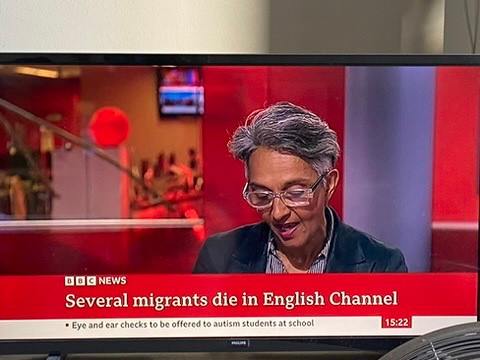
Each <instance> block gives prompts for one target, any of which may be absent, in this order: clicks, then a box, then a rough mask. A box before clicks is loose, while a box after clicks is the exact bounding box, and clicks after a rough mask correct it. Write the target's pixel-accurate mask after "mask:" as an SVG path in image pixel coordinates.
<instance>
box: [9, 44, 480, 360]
mask: <svg viewBox="0 0 480 360" xmlns="http://www.w3.org/2000/svg"><path fill="white" fill-rule="evenodd" d="M192 68H195V69H198V71H199V73H200V72H201V74H202V82H201V84H200V83H195V84H183V83H182V84H180V85H179V84H175V85H172V84H169V85H164V86H165V87H164V88H162V87H160V93H161V94H162V93H163V95H160V96H165V99H167V98H170V99H180V100H181V99H184V98H185V97H189V98H190V97H196V96H197V95H198V96H199V97H197V98H196V100H194V101H193V102H192V104H196V105H195V106H194V107H195V111H192V112H191V113H190V110H189V109H190V107H189V106H190V105H191V104H190V105H189V106H187V107H188V109H187V107H183V105H180V107H179V105H178V104H179V103H181V102H182V101H183V100H181V101H180V100H179V102H177V101H176V100H175V101H173V100H172V104H173V105H172V106H173V107H172V108H171V109H170V110H167V108H166V107H165V106H164V107H163V109H164V110H162V111H160V114H159V112H158V85H159V83H158V74H159V69H160V72H163V74H165V72H171V71H172V70H175V69H180V71H182V70H181V69H192ZM168 86H174V87H177V88H175V89H174V90H172V89H171V88H170V87H168ZM200 86H201V89H203V90H200ZM479 89H480V57H478V56H446V55H438V56H413V55H408V56H403V55H381V56H380V55H362V56H360V55H193V54H192V55H153V54H148V55H147V54H145V55H142V54H135V55H134V54H34V53H28V54H27V53H23V54H13V53H8V54H7V53H4V54H0V121H1V123H2V125H3V126H2V130H4V131H2V132H0V141H1V142H2V143H1V144H0V151H1V154H0V159H1V161H0V165H1V166H2V168H1V169H0V175H1V178H0V184H1V189H0V195H1V206H2V208H1V212H2V214H1V217H2V220H1V222H0V353H2V354H33V353H35V354H40V353H44V354H48V353H50V352H52V351H56V352H60V353H64V354H65V353H94V352H103V353H104V352H115V353H118V352H130V353H133V352H135V353H138V352H182V351H194V352H211V351H212V352H220V351H226V352H257V351H269V352H274V351H275V352H278V351H354V350H357V351H360V350H370V351H380V352H386V351H387V350H390V349H392V348H394V347H396V346H398V345H400V344H402V343H404V342H405V341H407V340H409V339H411V338H413V337H415V336H418V335H422V334H424V333H427V332H431V331H435V330H438V329H441V328H444V327H447V326H450V325H457V324H463V323H468V322H474V321H477V319H478V268H479V267H478V259H479V256H478V208H479V206H478V205H479V190H478V186H479V185H478V174H479V168H478V166H479V165H478V164H479V158H478V156H479V151H478V149H479V111H480V110H479V109H480V106H479V105H480V91H479ZM200 93H201V94H202V96H204V109H203V110H202V111H200V110H199V109H200V108H199V107H198V106H197V105H199V104H200V103H202V105H203V100H200ZM285 104H287V105H285ZM272 105H273V106H277V109H279V108H280V109H283V108H282V106H287V107H289V106H296V108H295V109H297V110H298V109H303V110H298V111H300V112H302V111H307V110H308V112H303V113H302V114H303V115H302V116H303V117H305V118H311V117H312V116H314V117H315V116H316V117H318V118H320V119H322V121H323V122H325V123H327V124H328V126H329V129H331V130H333V131H334V132H335V134H336V139H337V142H338V144H339V147H340V152H339V157H338V160H337V162H336V166H335V168H334V169H330V172H329V173H328V174H329V175H327V177H328V179H332V178H335V179H336V180H335V181H336V182H335V186H336V189H335V192H334V193H333V192H332V194H331V198H328V208H331V209H334V211H335V214H337V215H336V216H338V220H335V219H337V218H335V217H332V218H331V220H330V221H331V222H332V223H335V222H337V223H339V222H340V221H341V222H342V224H343V223H345V224H348V226H347V225H345V228H344V229H357V230H358V231H360V232H361V233H362V234H369V236H368V239H370V238H372V239H379V240H380V242H377V241H376V240H368V241H369V242H368V244H374V245H372V246H374V247H377V246H378V248H381V249H388V252H385V254H389V256H391V257H392V258H391V259H388V261H386V262H385V264H386V265H385V267H384V268H382V269H383V270H379V272H376V269H378V268H375V267H370V268H367V267H364V268H363V270H358V271H357V270H353V269H357V268H356V267H353V266H350V267H348V266H347V267H344V268H341V269H340V268H337V271H335V270H333V271H330V270H332V265H331V264H332V262H333V260H332V259H333V257H334V256H340V255H338V253H335V255H332V253H333V251H334V250H332V249H333V248H335V246H336V245H335V244H336V243H337V242H338V241H339V240H338V238H337V237H335V236H333V237H332V238H331V239H330V240H329V241H331V243H330V244H331V248H330V249H329V250H328V251H327V252H326V253H325V254H324V261H325V263H326V265H325V266H326V267H324V268H322V269H321V270H320V271H312V272H314V273H306V274H292V273H289V272H290V271H286V272H287V273H275V272H283V271H270V272H272V273H268V272H269V271H266V268H265V266H263V267H259V268H257V269H256V270H253V269H250V270H248V271H239V270H238V269H237V271H233V270H232V271H230V270H229V271H223V272H222V271H220V272H218V273H214V271H201V270H202V269H203V270H205V269H206V267H202V266H203V265H202V266H200V265H199V261H200V260H199V259H200V258H201V257H202V256H203V259H204V260H205V257H208V256H210V255H211V254H218V255H217V256H210V257H209V258H208V259H209V261H211V262H212V263H213V262H216V261H219V262H222V263H225V262H227V263H228V262H229V261H233V260H232V259H230V257H228V258H226V257H225V256H223V255H222V254H221V253H216V252H215V251H217V250H216V249H217V248H219V247H222V246H223V247H225V246H224V244H226V241H227V238H228V236H227V237H226V235H225V232H226V231H230V230H231V229H238V228H239V227H242V226H244V225H246V224H251V223H258V222H260V221H262V219H263V220H265V219H267V220H265V221H266V222H267V224H270V225H271V227H270V229H271V230H268V227H267V226H266V225H265V224H264V225H262V226H263V227H262V229H264V231H273V233H272V232H270V234H274V235H271V236H270V237H269V238H268V239H270V242H269V243H268V244H273V245H271V246H275V241H277V240H276V239H277V238H276V237H275V236H277V235H275V234H277V233H280V234H283V235H282V236H285V238H294V237H295V236H299V237H300V236H303V235H298V234H299V231H298V230H297V229H298V226H303V225H298V224H299V223H302V221H304V220H305V219H306V217H305V216H307V217H308V214H310V213H308V209H307V210H306V209H305V208H302V206H306V205H304V204H303V205H302V204H300V205H301V206H300V207H298V208H295V211H293V210H292V208H290V207H289V206H287V205H288V204H290V205H292V204H294V202H295V201H297V200H298V199H297V200H295V199H296V198H295V196H297V195H296V194H297V192H295V194H293V193H292V192H291V191H292V190H291V189H290V187H288V189H284V188H278V189H277V185H275V186H272V187H271V188H270V187H268V186H263V187H262V186H260V190H258V186H259V185H258V184H256V185H255V186H257V187H256V188H255V187H254V188H253V189H252V188H251V185H252V184H251V183H249V181H250V180H251V179H249V180H247V179H246V178H245V175H246V174H248V176H251V175H252V174H251V172H252V171H254V168H253V167H251V168H248V169H245V168H244V164H243V163H242V162H241V161H239V160H237V159H235V158H234V157H233V156H232V155H231V154H230V153H229V151H228V144H229V141H231V140H232V137H233V136H234V134H235V131H236V129H237V128H238V127H239V126H243V125H245V124H246V119H247V118H249V119H250V120H249V121H251V118H252V116H259V114H263V113H262V112H261V109H267V108H269V107H270V106H272ZM192 106H193V105H192ZM104 107H115V108H117V109H118V110H119V111H120V112H119V113H121V114H122V116H121V117H117V116H114V115H105V118H103V119H101V122H102V127H101V128H102V129H103V131H104V133H103V135H104V136H106V137H108V136H109V133H110V132H111V133H112V136H113V135H115V136H116V135H118V134H116V131H117V130H118V129H119V126H118V124H121V125H122V126H123V125H125V122H128V124H129V127H125V126H124V127H123V128H129V129H130V130H129V131H130V132H129V133H128V134H121V135H122V136H119V137H118V138H120V139H124V138H125V137H126V139H124V140H122V141H119V142H118V143H117V144H115V145H112V146H108V147H105V146H102V145H100V144H96V143H95V138H92V137H89V131H87V130H88V127H89V120H90V119H91V117H92V116H93V114H95V113H97V111H98V110H99V109H101V108H104ZM305 109H306V110H305ZM259 111H260V112H259ZM282 111H284V110H282ZM167 113H177V114H178V113H182V114H183V115H178V118H177V119H176V121H175V122H170V121H168V122H162V121H159V120H160V118H161V117H162V116H163V115H166V114H167ZM252 113H254V115H252V116H250V117H249V115H250V114H252ZM312 113H313V114H314V115H311V114H312ZM97 114H98V113H97ZM192 114H193V115H192ZM316 117H315V118H316ZM282 119H283V118H282ZM96 120H97V121H98V118H97V119H96ZM300 121H303V120H302V119H300V120H299V122H300ZM273 124H274V125H275V126H277V125H278V123H275V122H274V123H273ZM274 135H278V136H277V137H280V133H274ZM302 136H303V133H302V132H300V133H298V137H299V138H301V137H302ZM115 138H117V137H115ZM292 138H293V139H295V138H296V137H290V139H292ZM305 146H306V145H305ZM300 148H301V147H300ZM270 150H271V149H270ZM270 150H269V151H270ZM269 151H266V152H264V153H263V155H262V156H264V159H270V160H272V159H273V160H272V161H270V160H268V161H267V160H264V162H263V163H262V166H259V165H258V164H257V166H256V167H255V169H256V170H255V171H256V174H257V175H258V174H259V173H261V174H262V176H266V177H268V181H269V182H271V183H275V184H277V183H276V182H278V181H280V180H281V179H282V178H283V176H284V173H289V172H291V171H290V170H289V167H285V171H284V173H278V174H279V175H278V174H277V175H278V176H272V173H273V172H274V171H276V170H278V166H279V164H280V165H281V164H284V163H285V162H284V161H287V160H288V159H290V160H292V156H294V158H295V155H292V153H291V152H288V151H281V150H279V151H274V150H271V151H270V152H269ZM297 151H301V149H300V150H299V149H297ZM19 154H21V156H22V158H23V160H22V162H21V163H22V164H23V165H22V167H21V168H16V167H12V166H9V164H12V159H13V158H14V157H18V156H19ZM257 154H259V153H257ZM251 156H253V155H251ZM271 156H274V157H273V158H272V157H271ZM279 159H280V160H279ZM295 159H296V158H295ZM300 159H301V160H298V159H296V160H295V161H296V162H293V163H288V162H287V163H288V164H290V165H292V164H293V165H292V166H297V165H298V166H300V165H301V164H303V165H302V166H304V165H305V164H309V163H308V162H305V161H306V160H305V159H303V158H300ZM290 160H288V161H290ZM307 160H308V159H307ZM248 161H250V160H248ZM257 161H260V160H258V156H257ZM304 163H305V164H304ZM299 164H300V165H299ZM251 165H253V164H251ZM290 165H289V166H290ZM307 168H308V166H307ZM308 169H310V168H308ZM310 170H311V169H310ZM310 170H309V171H310ZM245 171H247V172H245ZM332 171H333V173H335V175H331V174H332ZM293 175H296V174H295V173H294V174H293ZM321 180H322V179H319V181H318V184H320V187H321V188H322V186H324V185H322V184H324V183H322V182H321ZM328 181H333V180H327V184H330V183H333V182H328ZM246 182H247V184H246ZM260 185H262V184H260ZM263 185H265V184H263ZM295 186H298V185H295ZM308 186H310V184H309V185H308ZM316 189H317V187H315V189H314V187H312V189H310V190H311V191H312V193H313V194H315V191H317V190H316ZM322 189H323V188H322ZM294 190H295V191H297V190H298V189H297V188H295V189H294ZM255 191H256V192H255ZM258 191H260V193H259V192H258ZM302 191H304V190H302ZM320 191H321V193H322V194H323V192H322V191H324V190H320ZM252 192H254V195H251V193H252ZM277 192H278V193H277ZM307 193H308V191H307ZM258 194H260V195H261V196H263V197H265V196H270V198H269V199H270V200H271V201H272V204H273V205H272V204H270V205H269V206H273V207H274V208H275V209H277V207H280V208H281V209H283V210H284V211H287V210H285V209H287V208H288V209H289V210H288V211H291V213H289V214H294V213H301V214H303V215H298V217H299V219H300V220H298V221H297V222H296V223H295V228H294V229H293V230H292V228H291V227H288V228H287V225H285V226H284V227H282V226H283V225H282V224H280V222H279V221H277V222H275V221H276V220H275V221H273V220H272V217H275V216H274V215H268V214H267V215H266V214H265V213H264V212H262V209H260V208H259V207H258V205H259V204H260V202H262V201H264V200H263V198H252V197H251V196H260V195H258ZM302 194H303V192H302ZM312 196H314V195H312ZM276 197H278V198H279V199H276ZM259 199H260V200H259ZM245 200H247V201H245ZM270 200H269V201H270ZM249 203H250V204H253V205H254V206H257V208H256V209H255V208H252V206H249ZM282 203H283V205H285V206H284V207H282V206H283V205H282ZM262 204H263V203H262ZM294 205H295V206H296V205H298V202H297V203H295V204H294ZM280 208H279V209H280ZM272 211H277V210H272ZM302 211H303V212H302ZM305 211H307V212H305ZM332 211H333V210H332ZM269 216H270V217H269ZM289 216H292V217H294V216H297V215H289ZM302 216H303V217H302ZM331 216H333V215H331ZM309 219H310V218H309ZM339 219H341V220H339ZM269 221H270V222H269ZM312 221H313V222H312ZM315 221H316V220H311V219H310V220H305V223H307V222H308V223H309V224H311V223H313V224H317V225H318V223H317V222H315ZM327 223H328V221H327ZM275 226H276V227H277V228H276V230H275V229H273V228H275ZM332 226H333V225H332ZM342 226H343V225H342ZM259 228H260V227H259ZM242 229H245V228H242ZM265 229H266V230H265ZM332 229H334V228H333V227H332ZM357 230H355V231H357ZM275 231H277V233H276V232H275ZM295 231H297V235H292V234H294V233H295ZM332 231H334V230H332ZM349 231H350V230H349ZM351 231H353V230H351ZM303 232H308V226H307V225H305V228H304V230H303ZM219 233H220V234H222V235H214V234H219ZM334 233H335V232H334ZM229 234H231V233H229ZM235 234H239V233H238V232H236V233H235ZM262 234H263V233H262ZM370 235H371V237H370ZM212 236H213V237H212ZM245 236H246V235H245ZM257 238H258V239H260V238H261V239H262V241H266V238H265V235H262V237H261V236H260V235H259V234H256V235H255V236H254V237H253V242H252V244H253V246H257V245H258V243H259V241H260V240H258V241H256V239H257ZM219 239H220V240H222V239H223V240H222V241H223V242H222V241H220V240H219ZM362 239H366V238H364V237H363V235H362ZM212 241H213V242H212ZM215 241H217V245H215V243H214V242H215ZM228 241H230V240H228ZM236 241H243V238H242V239H237V240H236ZM358 241H360V240H358ZM362 241H364V240H362ZM370 241H371V242H370ZM207 244H210V245H207ZM212 244H213V245H214V246H212ZM222 244H223V245H222ZM229 244H230V243H229ZM255 244H257V245H255ZM265 244H267V242H265ZM332 244H333V245H332ZM379 244H382V245H379ZM207 246H210V248H207ZM228 246H233V245H228ZM262 246H263V245H262ZM265 246H266V245H265ZM269 246H270V245H269ZM346 246H347V247H346V249H353V248H356V246H357V240H355V241H352V240H351V239H350V243H349V245H346ZM352 246H353V248H352ZM209 249H210V250H209ZM282 249H283V248H281V247H280V248H279V249H278V250H279V251H280V252H281V251H282ZM335 249H336V248H335ZM337 250H338V249H337ZM207 251H212V253H211V254H210V255H209V253H207ZM275 251H276V250H275ZM382 251H384V250H382ZM385 251H387V250H385ZM348 254H351V253H350V252H348V251H345V254H344V255H345V256H349V255H348ZM228 256H230V255H228ZM393 257H395V259H396V260H395V261H396V263H395V264H396V265H395V266H393V265H392V263H393V261H394V260H393ZM280 260H281V259H280ZM281 261H282V260H281ZM355 261H356V262H355V265H358V264H361V263H363V262H364V261H365V259H363V258H362V259H360V260H359V259H358V258H356V260H355ZM284 265H285V263H284ZM350 265H351V264H350ZM329 266H330V267H329ZM376 266H379V265H376ZM407 268H408V272H405V270H406V269H407ZM229 269H230V268H229ZM349 269H350V270H349ZM284 270H285V269H284ZM287 270H288V269H287ZM400 270H402V271H401V272H398V271H400ZM187 349H188V350H187Z"/></svg>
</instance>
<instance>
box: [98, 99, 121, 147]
mask: <svg viewBox="0 0 480 360" xmlns="http://www.w3.org/2000/svg"><path fill="white" fill-rule="evenodd" d="M89 128H90V133H91V135H92V136H93V139H94V140H95V143H96V144H97V145H100V146H105V147H116V146H118V145H120V144H121V143H122V142H124V141H125V140H127V138H128V135H129V133H130V122H129V121H128V118H127V115H125V113H124V112H123V111H122V110H120V109H119V108H116V107H113V106H106V107H102V108H100V109H98V110H97V111H96V112H95V113H94V114H93V115H92V118H91V119H90V126H89Z"/></svg>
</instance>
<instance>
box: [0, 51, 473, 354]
mask: <svg viewBox="0 0 480 360" xmlns="http://www.w3.org/2000/svg"><path fill="white" fill-rule="evenodd" d="M0 65H53V66H55V65H58V66H60V65H84V66H89V65H91V66H97V65H115V66H155V65H158V66H168V65H171V66H173V65H177V66H207V65H216V66H222V65H224V66H228V65H239V66H240V65H243V66H249V65H250V66H273V65H277V66H480V55H467V54H456V55H404V54H388V55H387V54H385V55H379V54H362V55H358V54H341V55H340V54H336V55H334V54H328V55H313V54H304V55H292V54H142V53H128V54H127V53H89V54H86V53H0ZM477 258H478V260H479V265H480V246H479V253H478V255H477ZM477 268H478V270H477V276H478V275H480V266H477ZM479 294H480V291H479V287H478V286H477V321H480V304H479V301H478V299H479ZM414 337H415V336H375V337H365V336H359V337H352V336H348V337H347V336H345V337H333V336H332V337H309V338H303V337H285V338H282V337H254V338H248V343H249V346H244V347H239V346H234V345H232V343H231V340H233V338H208V337H206V338H198V337H192V338H122V339H114V338H112V339H104V338H102V339H100V338H99V339H51V340H50V339H48V340H39V339H22V340H0V355H13V354H41V353H45V354H48V353H51V352H60V353H79V354H81V353H84V354H86V353H154V352H265V351H267V352H278V351H281V352H292V351H294V352H306V351H332V352H333V351H353V352H355V351H379V352H386V351H388V350H391V349H393V348H395V347H397V346H399V345H401V344H402V343H404V342H406V341H408V340H410V339H412V338H414ZM235 339H237V338H235ZM242 339H247V338H246V337H242Z"/></svg>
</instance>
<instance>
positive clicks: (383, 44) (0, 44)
mask: <svg viewBox="0 0 480 360" xmlns="http://www.w3.org/2000/svg"><path fill="white" fill-rule="evenodd" d="M468 3H469V4H470V15H471V22H472V24H473V19H474V17H473V14H472V11H473V8H474V7H473V2H472V1H468ZM464 13H465V11H464V2H463V1H458V0H422V1H418V0H402V1H398V0H322V1H316V0H296V1H290V0H242V1H237V0H197V1H195V0H177V1H169V0H158V1H155V0H142V1H135V2H133V1H132V2H129V1H114V0H105V1H101V2H99V1H94V0H77V1H74V0H66V1H60V0H52V1H48V2H46V1H42V2H40V1H37V2H27V1H16V0H2V1H1V2H0V51H7V52H168V53H204V52H210V53H215V52H216V53H268V52H271V53H294V52H302V53H425V52H427V53H442V52H447V53H452V52H463V53H469V52H471V46H470V44H469V39H468V30H467V22H466V18H465V15H464Z"/></svg>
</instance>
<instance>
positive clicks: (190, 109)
mask: <svg viewBox="0 0 480 360" xmlns="http://www.w3.org/2000/svg"><path fill="white" fill-rule="evenodd" d="M159 82H160V86H159V95H158V97H159V104H160V114H161V115H167V116H168V115H202V114H203V112H204V88H203V86H202V78H201V71H200V68H198V67H197V68H186V67H182V66H179V67H163V68H162V67H160V79H159Z"/></svg>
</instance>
